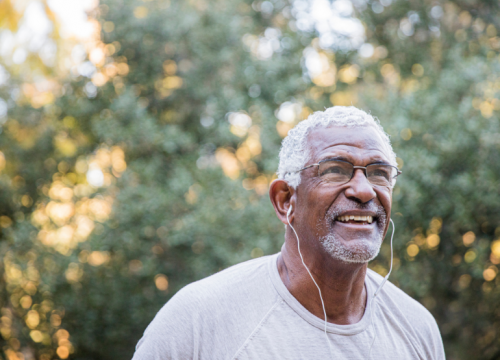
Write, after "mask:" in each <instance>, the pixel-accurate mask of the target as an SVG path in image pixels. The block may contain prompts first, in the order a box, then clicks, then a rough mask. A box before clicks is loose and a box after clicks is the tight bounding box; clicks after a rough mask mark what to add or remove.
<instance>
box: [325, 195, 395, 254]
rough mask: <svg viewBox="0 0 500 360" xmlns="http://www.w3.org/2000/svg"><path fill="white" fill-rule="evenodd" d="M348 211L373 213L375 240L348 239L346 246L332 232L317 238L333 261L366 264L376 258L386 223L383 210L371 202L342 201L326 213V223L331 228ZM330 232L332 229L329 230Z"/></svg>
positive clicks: (385, 215)
mask: <svg viewBox="0 0 500 360" xmlns="http://www.w3.org/2000/svg"><path fill="white" fill-rule="evenodd" d="M349 210H365V211H373V212H374V213H375V214H376V226H377V233H376V235H375V238H373V237H371V238H357V239H349V241H348V244H346V243H345V242H344V241H342V240H340V239H338V238H337V237H335V235H334V234H333V231H330V233H329V234H328V235H326V236H322V237H320V238H319V241H320V243H321V245H322V246H323V249H325V250H326V252H327V253H328V254H330V256H332V257H333V258H334V259H337V260H341V261H344V262H348V263H367V262H369V261H371V260H373V259H375V257H377V255H378V253H379V251H380V247H381V245H382V241H383V235H384V228H385V224H386V221H387V214H386V212H385V209H384V208H383V207H382V206H380V205H375V204H374V203H373V202H370V203H368V204H359V203H355V202H352V201H344V202H342V203H339V204H335V205H334V206H332V207H331V208H330V210H329V211H328V214H327V217H326V221H327V222H328V224H329V225H330V228H331V226H332V225H333V224H334V222H335V219H336V218H337V216H339V215H340V214H342V213H344V212H345V211H349ZM331 230H332V229H331Z"/></svg>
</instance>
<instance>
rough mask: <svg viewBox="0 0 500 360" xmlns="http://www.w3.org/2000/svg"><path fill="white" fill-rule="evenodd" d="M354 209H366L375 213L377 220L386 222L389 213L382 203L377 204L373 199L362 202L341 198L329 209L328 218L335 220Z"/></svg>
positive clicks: (382, 222)
mask: <svg viewBox="0 0 500 360" xmlns="http://www.w3.org/2000/svg"><path fill="white" fill-rule="evenodd" d="M352 210H364V211H370V212H373V213H375V217H376V219H377V222H379V223H381V224H385V222H386V221H387V213H386V212H385V209H384V207H383V206H382V205H377V204H375V203H374V202H373V201H370V202H368V203H365V204H360V203H357V202H354V201H350V200H341V201H340V202H338V203H336V204H334V205H332V206H331V207H330V209H329V210H328V212H327V214H326V217H327V219H328V220H330V221H331V222H333V221H334V220H335V219H336V218H337V217H339V216H340V215H341V214H343V213H344V212H346V211H352Z"/></svg>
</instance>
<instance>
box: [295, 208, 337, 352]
mask: <svg viewBox="0 0 500 360" xmlns="http://www.w3.org/2000/svg"><path fill="white" fill-rule="evenodd" d="M291 210H292V208H291V207H290V209H289V210H288V212H287V214H286V220H287V221H288V225H290V227H291V228H292V230H293V232H294V233H295V237H296V238H297V249H298V250H299V255H300V260H302V265H304V267H305V268H306V270H307V272H308V273H309V276H310V277H311V280H312V281H313V283H314V285H316V287H317V288H318V292H319V298H320V300H321V306H322V307H323V314H324V315H325V329H324V330H325V338H326V341H327V343H328V348H329V349H330V355H331V356H332V358H333V351H332V344H331V343H330V339H329V338H328V334H327V331H326V327H327V323H328V322H327V317H326V309H325V302H324V301H323V296H322V295H321V289H320V288H319V286H318V283H316V280H314V277H313V276H312V274H311V271H310V270H309V268H308V267H307V265H306V263H305V262H304V257H303V256H302V253H301V252H300V240H299V235H297V231H295V229H294V227H293V226H292V224H291V223H290V220H289V219H288V215H289V214H290V211H291Z"/></svg>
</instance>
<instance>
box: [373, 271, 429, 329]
mask: <svg viewBox="0 0 500 360" xmlns="http://www.w3.org/2000/svg"><path fill="white" fill-rule="evenodd" d="M367 275H368V278H369V279H370V281H371V282H372V284H373V285H374V286H373V288H374V289H377V288H378V286H379V284H380V283H381V282H382V280H383V279H384V278H383V277H382V276H380V275H379V274H377V273H376V272H374V271H373V270H370V269H368V272H367ZM377 298H379V299H380V301H378V303H379V304H380V303H381V304H382V306H383V304H387V305H389V304H390V306H396V307H397V309H398V310H400V311H401V313H402V314H401V315H404V316H405V317H407V318H408V320H410V321H412V322H413V320H418V321H417V322H415V324H417V325H418V324H426V323H428V324H431V325H435V324H436V321H435V320H434V317H433V316H432V314H431V313H430V312H429V310H427V309H426V308H425V307H424V306H423V305H422V304H420V303H419V302H418V301H416V300H415V299H413V298H412V297H411V296H409V295H408V294H406V293H405V292H404V291H403V290H401V289H400V288H398V287H397V286H396V285H394V284H393V283H391V282H390V281H387V282H386V284H385V285H384V287H383V289H382V290H381V291H380V293H379V294H378V295H377ZM384 307H385V306H384ZM436 326H437V325H436Z"/></svg>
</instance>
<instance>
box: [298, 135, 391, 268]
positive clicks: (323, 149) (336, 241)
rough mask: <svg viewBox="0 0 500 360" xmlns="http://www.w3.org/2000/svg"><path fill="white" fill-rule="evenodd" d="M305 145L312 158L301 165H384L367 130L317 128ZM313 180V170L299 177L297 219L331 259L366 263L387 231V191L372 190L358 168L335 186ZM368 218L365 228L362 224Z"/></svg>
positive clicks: (376, 139)
mask: <svg viewBox="0 0 500 360" xmlns="http://www.w3.org/2000/svg"><path fill="white" fill-rule="evenodd" d="M308 140H309V144H310V151H311V155H312V156H311V159H310V161H309V162H308V163H307V164H306V166H307V165H310V164H317V163H319V162H320V161H321V160H324V159H331V158H336V159H341V160H344V161H348V162H350V163H352V164H353V165H355V166H367V165H369V164H373V163H385V164H390V162H389V157H388V154H387V150H386V147H385V146H384V142H383V140H382V138H381V137H380V135H379V134H378V132H377V131H376V130H375V129H374V128H373V127H371V126H369V127H354V128H343V127H330V128H326V129H325V128H319V129H315V130H313V131H312V132H311V133H310V134H309V137H308ZM318 175H319V174H318V167H317V166H313V167H311V168H309V169H306V170H304V171H303V172H302V181H301V184H300V185H299V187H298V189H297V210H298V211H300V213H297V219H300V222H301V223H302V225H303V226H306V227H307V228H309V229H311V230H312V231H313V232H314V233H315V238H317V239H319V241H320V243H321V245H322V248H323V249H324V250H326V252H327V253H329V254H330V255H331V256H333V257H334V258H337V259H340V260H343V261H347V262H358V263H364V262H368V261H370V260H372V259H373V258H374V257H375V256H376V255H377V254H378V252H379V249H380V245H381V243H382V239H383V237H384V235H385V233H386V232H387V228H388V223H389V218H390V214H391V198H392V188H390V187H382V186H376V185H372V184H371V183H370V182H369V181H368V179H367V178H366V176H365V174H364V171H363V170H361V169H357V170H355V172H354V174H353V177H352V179H351V180H350V181H349V182H348V183H346V184H341V185H338V184H333V183H329V182H327V181H326V180H325V179H323V178H322V177H320V176H318ZM346 216H347V217H348V218H346ZM351 216H354V217H355V219H351ZM359 216H361V217H365V216H367V217H368V218H361V219H360V218H358V217H359ZM370 216H371V217H372V218H373V221H372V222H371V223H370V221H369V220H367V219H370V218H369V217H370Z"/></svg>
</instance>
